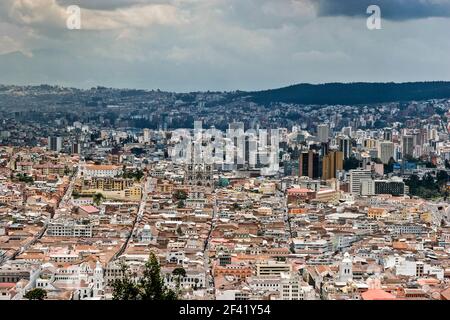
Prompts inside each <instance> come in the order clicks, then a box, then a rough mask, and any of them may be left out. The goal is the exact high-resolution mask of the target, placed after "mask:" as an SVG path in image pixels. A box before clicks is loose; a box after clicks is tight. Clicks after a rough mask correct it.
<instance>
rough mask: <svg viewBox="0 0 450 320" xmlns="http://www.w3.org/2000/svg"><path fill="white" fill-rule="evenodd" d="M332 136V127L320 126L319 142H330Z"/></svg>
mask: <svg viewBox="0 0 450 320" xmlns="http://www.w3.org/2000/svg"><path fill="white" fill-rule="evenodd" d="M329 136H330V127H329V125H328V124H319V125H318V126H317V138H318V139H319V142H328V138H329Z"/></svg>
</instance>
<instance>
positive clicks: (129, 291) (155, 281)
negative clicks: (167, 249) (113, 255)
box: [112, 252, 178, 300]
mask: <svg viewBox="0 0 450 320" xmlns="http://www.w3.org/2000/svg"><path fill="white" fill-rule="evenodd" d="M122 271H123V277H122V278H121V279H116V280H115V281H114V282H113V285H112V287H113V300H177V298H178V296H177V294H176V292H175V291H173V290H170V289H168V288H167V287H166V286H165V285H164V280H163V278H162V277H161V267H160V265H159V262H158V259H157V258H156V256H155V254H154V253H153V252H152V253H151V254H150V257H149V259H148V261H147V263H146V264H145V266H144V271H143V275H142V277H141V278H140V279H138V280H137V281H134V280H133V279H132V277H131V275H130V272H129V270H128V267H126V266H125V265H122Z"/></svg>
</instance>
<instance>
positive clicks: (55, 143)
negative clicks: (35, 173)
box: [48, 137, 62, 152]
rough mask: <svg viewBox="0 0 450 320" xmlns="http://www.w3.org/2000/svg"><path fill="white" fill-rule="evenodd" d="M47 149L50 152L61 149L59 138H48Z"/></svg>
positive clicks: (60, 139)
mask: <svg viewBox="0 0 450 320" xmlns="http://www.w3.org/2000/svg"><path fill="white" fill-rule="evenodd" d="M48 149H49V150H51V151H56V152H59V151H61V149H62V138H61V137H48Z"/></svg>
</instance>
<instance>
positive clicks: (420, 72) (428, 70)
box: [0, 0, 450, 91]
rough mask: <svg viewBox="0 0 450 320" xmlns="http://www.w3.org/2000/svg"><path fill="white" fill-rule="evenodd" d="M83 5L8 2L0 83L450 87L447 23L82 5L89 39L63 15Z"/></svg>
mask: <svg viewBox="0 0 450 320" xmlns="http://www.w3.org/2000/svg"><path fill="white" fill-rule="evenodd" d="M391 1H396V2H398V1H399V0H391ZM407 1H408V3H411V2H415V1H416V0H407ZM76 2H77V1H76V0H70V1H69V0H39V1H29V0H2V1H0V70H1V72H0V83H16V84H29V83H33V84H35V83H51V84H61V85H68V86H76V87H90V86H95V85H105V86H113V87H128V88H130V87H136V88H150V89H151V88H160V89H164V90H176V91H190V90H235V89H241V90H257V89H266V88H273V87H280V86H283V85H288V84H292V83H298V82H313V83H320V82H334V81H345V82H346V81H415V80H450V78H449V77H450V60H449V59H448V52H450V42H449V41H448V30H450V19H436V18H433V17H431V18H430V19H420V20H416V19H403V20H404V21H402V22H401V23H399V22H398V21H397V20H398V19H399V18H398V17H397V18H396V19H392V20H387V21H383V30H376V31H369V30H368V29H367V27H366V23H365V19H364V18H361V19H354V18H348V16H357V15H361V16H365V15H366V14H365V11H366V5H367V4H368V3H366V2H365V0H358V1H354V2H353V3H356V4H357V3H363V4H364V6H363V8H362V13H360V14H359V13H358V12H359V9H358V10H356V9H352V10H355V11H349V10H350V9H346V10H344V11H338V12H337V13H336V12H335V11H334V10H333V8H334V7H333V6H331V5H332V4H333V3H332V2H331V1H321V0H167V1H163V0H129V1H126V0H111V1H107V0H105V1H99V0H90V1H88V0H79V1H78V4H80V5H81V6H82V7H83V8H85V10H84V11H83V12H82V19H83V21H82V26H84V29H83V28H82V30H76V31H72V30H68V29H67V28H66V27H65V19H66V16H67V14H66V11H65V7H64V6H65V5H66V4H74V3H76ZM344 2H345V4H346V5H349V4H350V3H351V1H350V0H340V1H334V4H342V3H344ZM373 2H376V0H371V1H370V4H372V3H373ZM389 2H390V1H389ZM405 2H406V0H405ZM428 2H429V1H428ZM446 2H448V1H446ZM386 3H387V2H386ZM319 5H320V6H319ZM156 8H159V9H158V10H156ZM349 8H355V7H349ZM337 9H338V7H336V10H337ZM155 10H156V11H155ZM382 10H384V11H383V14H386V12H385V9H383V6H382Z"/></svg>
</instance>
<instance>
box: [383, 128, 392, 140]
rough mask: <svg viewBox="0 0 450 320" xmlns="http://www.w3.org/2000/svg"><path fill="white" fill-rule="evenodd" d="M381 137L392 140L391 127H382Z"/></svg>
mask: <svg viewBox="0 0 450 320" xmlns="http://www.w3.org/2000/svg"><path fill="white" fill-rule="evenodd" d="M383 139H384V140H385V141H392V129H391V128H386V129H384V132H383Z"/></svg>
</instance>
